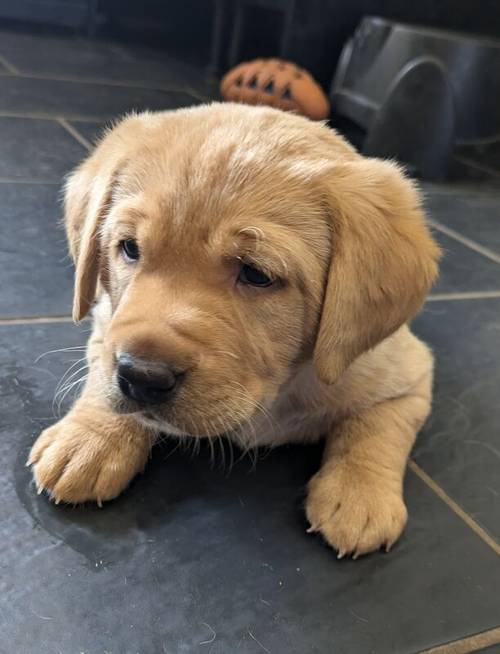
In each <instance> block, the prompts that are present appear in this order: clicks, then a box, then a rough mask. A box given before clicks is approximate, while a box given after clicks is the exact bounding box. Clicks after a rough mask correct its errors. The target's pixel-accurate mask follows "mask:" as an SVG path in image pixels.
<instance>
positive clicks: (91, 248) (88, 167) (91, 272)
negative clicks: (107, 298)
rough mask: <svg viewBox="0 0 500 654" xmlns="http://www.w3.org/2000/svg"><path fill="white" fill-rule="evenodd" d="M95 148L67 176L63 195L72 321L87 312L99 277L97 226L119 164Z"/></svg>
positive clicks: (105, 210)
mask: <svg viewBox="0 0 500 654" xmlns="http://www.w3.org/2000/svg"><path fill="white" fill-rule="evenodd" d="M100 150H101V148H98V149H97V150H96V152H95V153H94V154H93V155H92V156H91V157H90V158H89V159H87V161H85V162H84V163H83V164H82V165H81V166H80V167H79V168H77V169H76V171H75V172H74V173H73V174H72V175H71V176H70V177H69V179H68V182H67V184H66V195H65V202H64V208H65V211H64V213H65V222H66V233H67V236H68V242H69V247H70V251H71V256H72V257H73V261H74V262H75V267H76V272H75V288H74V296H73V320H74V321H75V322H78V321H80V320H82V318H84V317H85V316H86V314H87V313H88V311H89V309H90V307H91V306H92V302H93V301H94V297H95V293H96V287H97V280H98V276H99V258H100V251H99V229H100V225H101V222H102V220H103V218H104V216H105V215H106V212H107V210H108V209H109V206H110V204H111V196H112V193H113V185H114V181H115V179H116V171H117V169H118V163H117V160H116V158H115V157H103V155H102V153H101V152H100Z"/></svg>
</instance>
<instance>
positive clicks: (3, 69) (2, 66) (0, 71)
mask: <svg viewBox="0 0 500 654" xmlns="http://www.w3.org/2000/svg"><path fill="white" fill-rule="evenodd" d="M7 72H8V70H7V68H6V67H5V66H4V65H3V64H2V62H1V61H0V73H7Z"/></svg>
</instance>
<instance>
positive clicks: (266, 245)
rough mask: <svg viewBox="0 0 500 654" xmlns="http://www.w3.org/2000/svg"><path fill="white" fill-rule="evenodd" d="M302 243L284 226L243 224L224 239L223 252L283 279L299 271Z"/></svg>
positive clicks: (300, 268) (300, 267) (226, 255)
mask: <svg viewBox="0 0 500 654" xmlns="http://www.w3.org/2000/svg"><path fill="white" fill-rule="evenodd" d="M302 248H303V244H302V243H301V242H300V240H299V238H298V236H297V235H296V234H294V233H293V232H292V231H291V230H290V229H287V228H286V227H283V226H280V225H275V224H266V225H263V226H262V227H261V226H258V225H247V226H244V227H242V228H240V229H237V230H236V231H234V232H233V233H232V234H231V236H229V237H226V238H225V239H224V252H223V255H224V256H225V257H227V258H236V259H241V260H242V261H245V262H247V263H250V264H255V265H256V266H258V267H259V268H260V269H261V270H263V271H264V272H266V273H268V274H271V275H273V276H277V277H280V278H282V279H287V278H289V277H290V276H294V275H298V274H300V272H301V270H302V265H301V261H300V251H301V249H302Z"/></svg>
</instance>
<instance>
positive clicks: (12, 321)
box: [0, 316, 73, 327]
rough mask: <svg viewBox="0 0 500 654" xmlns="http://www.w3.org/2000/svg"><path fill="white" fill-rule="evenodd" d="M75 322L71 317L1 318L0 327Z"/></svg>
mask: <svg viewBox="0 0 500 654" xmlns="http://www.w3.org/2000/svg"><path fill="white" fill-rule="evenodd" d="M47 322H73V318H72V317H71V316H25V317H21V318H0V327H3V326H4V325H30V324H32V323H47Z"/></svg>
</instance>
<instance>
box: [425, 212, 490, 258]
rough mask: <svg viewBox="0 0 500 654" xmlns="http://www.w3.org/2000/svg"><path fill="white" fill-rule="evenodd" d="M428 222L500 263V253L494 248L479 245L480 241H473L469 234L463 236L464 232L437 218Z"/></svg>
mask: <svg viewBox="0 0 500 654" xmlns="http://www.w3.org/2000/svg"><path fill="white" fill-rule="evenodd" d="M428 223H429V224H430V225H432V227H434V228H435V229H437V230H438V231H440V232H442V233H443V234H446V235H447V236H449V237H450V238H453V239H455V241H458V242H459V243H462V245H466V246H467V247H468V248H470V249H471V250H474V251H475V252H478V253H479V254H482V255H483V257H486V258H487V259H491V261H494V262H495V263H500V254H497V253H496V252H493V250H490V249H489V248H485V247H484V246H483V245H479V243H476V242H475V241H472V240H471V239H470V238H467V236H462V234H460V233H459V232H456V231H455V230H454V229H451V227H445V225H442V224H441V223H438V222H437V221H435V220H432V219H429V220H428Z"/></svg>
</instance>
